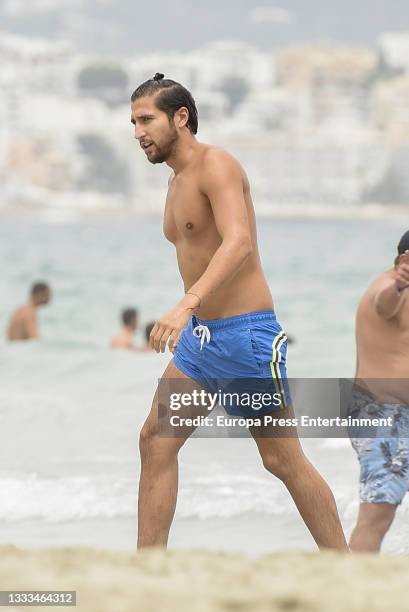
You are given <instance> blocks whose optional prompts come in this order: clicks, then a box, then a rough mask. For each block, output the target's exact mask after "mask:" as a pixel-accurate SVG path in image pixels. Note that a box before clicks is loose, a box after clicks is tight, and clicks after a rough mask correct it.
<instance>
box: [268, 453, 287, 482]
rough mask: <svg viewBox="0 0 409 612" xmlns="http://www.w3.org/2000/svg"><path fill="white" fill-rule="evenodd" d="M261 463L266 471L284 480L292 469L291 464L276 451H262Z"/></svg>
mask: <svg viewBox="0 0 409 612" xmlns="http://www.w3.org/2000/svg"><path fill="white" fill-rule="evenodd" d="M262 460H263V465H264V467H265V468H266V470H267V471H269V472H270V473H271V474H274V476H276V477H277V478H279V479H280V480H282V481H283V482H285V481H286V480H288V478H289V477H290V475H291V472H292V470H293V467H292V465H290V464H289V462H288V461H286V460H285V457H283V456H282V455H280V454H276V453H264V455H263V456H262Z"/></svg>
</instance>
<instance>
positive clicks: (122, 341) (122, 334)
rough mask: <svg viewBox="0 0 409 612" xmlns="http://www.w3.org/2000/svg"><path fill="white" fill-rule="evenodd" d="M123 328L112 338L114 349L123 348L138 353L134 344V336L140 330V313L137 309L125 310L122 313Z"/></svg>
mask: <svg viewBox="0 0 409 612" xmlns="http://www.w3.org/2000/svg"><path fill="white" fill-rule="evenodd" d="M121 319H122V328H121V329H120V331H119V332H118V333H117V334H116V335H115V336H114V337H113V338H112V340H111V347H112V348H123V349H129V350H131V351H137V350H138V348H137V347H136V346H135V344H134V335H135V332H136V330H137V329H138V311H137V310H136V309H135V308H125V309H124V310H123V311H122V313H121Z"/></svg>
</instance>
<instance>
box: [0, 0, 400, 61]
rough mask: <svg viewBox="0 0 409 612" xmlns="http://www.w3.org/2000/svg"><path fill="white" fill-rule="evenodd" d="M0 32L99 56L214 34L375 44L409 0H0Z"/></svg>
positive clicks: (257, 41)
mask: <svg viewBox="0 0 409 612" xmlns="http://www.w3.org/2000/svg"><path fill="white" fill-rule="evenodd" d="M0 29H2V30H8V31H11V32H17V33H22V34H26V35H33V36H46V37H48V38H68V39H72V40H73V41H74V42H75V43H76V45H77V46H78V48H79V49H80V50H83V51H86V52H97V53H104V54H116V53H131V54H134V53H137V52H146V51H154V50H165V49H175V50H189V49H192V48H196V47H198V46H200V45H203V44H205V43H207V42H209V41H211V40H216V39H224V38H230V39H240V40H244V41H247V42H249V43H252V44H254V45H257V46H258V47H260V48H264V49H268V48H272V47H276V46H282V45H288V44H296V43H303V42H317V41H334V42H339V43H345V44H354V45H356V44H358V45H359V44H362V45H370V46H373V45H375V44H376V40H377V38H378V36H379V34H380V32H382V31H388V30H402V29H407V30H409V2H408V0H394V1H393V2H391V1H390V0H342V2H334V1H331V0H308V1H306V0H282V1H281V2H280V1H278V2H277V3H276V4H273V3H271V2H267V1H266V0H222V1H220V0H173V1H172V2H169V0H150V1H149V2H138V1H137V0H119V1H118V0H30V2H27V1H26V0H1V1H0Z"/></svg>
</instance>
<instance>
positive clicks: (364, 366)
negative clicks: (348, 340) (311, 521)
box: [350, 231, 409, 552]
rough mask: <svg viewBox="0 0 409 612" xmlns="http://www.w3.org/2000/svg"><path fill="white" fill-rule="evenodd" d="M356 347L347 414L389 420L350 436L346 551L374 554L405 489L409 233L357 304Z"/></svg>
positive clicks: (408, 461) (408, 475) (408, 471)
mask: <svg viewBox="0 0 409 612" xmlns="http://www.w3.org/2000/svg"><path fill="white" fill-rule="evenodd" d="M356 343H357V372H356V379H355V391H354V393H353V396H352V402H351V406H350V413H352V415H353V416H354V417H356V416H358V417H360V418H363V417H370V416H372V417H373V416H374V415H375V416H376V417H377V418H385V419H389V421H388V422H389V425H388V426H386V427H383V428H382V432H381V436H382V437H371V438H368V437H365V432H364V431H363V428H362V431H361V432H359V431H357V430H355V432H354V434H353V435H357V434H358V435H359V433H362V434H363V435H362V437H353V438H351V442H352V446H353V447H354V449H355V451H356V453H357V455H358V459H359V462H360V468H361V472H360V508H359V514H358V521H357V524H356V527H355V529H354V530H353V532H352V535H351V540H350V548H351V550H353V551H359V552H377V551H379V549H380V547H381V544H382V540H383V538H384V536H385V534H386V532H387V531H388V529H389V527H390V526H391V524H392V521H393V519H394V516H395V512H396V509H397V507H398V505H399V504H400V503H401V502H402V500H403V497H404V496H405V494H406V491H407V490H408V486H409V440H408V438H409V409H408V407H409V385H408V382H407V381H408V379H409V231H407V232H406V233H405V234H404V235H403V236H402V238H401V239H400V241H399V244H398V254H397V256H396V258H395V261H394V266H393V268H390V269H389V270H386V272H383V273H382V274H381V275H380V276H379V277H378V278H377V279H376V280H375V281H374V282H373V283H372V284H371V285H370V287H369V288H368V289H367V291H366V292H365V294H364V296H363V298H362V300H361V302H360V304H359V307H358V312H357V317H356ZM358 389H359V391H358ZM367 432H368V430H366V433H367ZM375 433H376V432H375ZM378 435H379V432H378Z"/></svg>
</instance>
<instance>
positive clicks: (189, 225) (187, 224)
mask: <svg viewBox="0 0 409 612" xmlns="http://www.w3.org/2000/svg"><path fill="white" fill-rule="evenodd" d="M186 227H187V229H193V223H191V222H190V221H188V222H187V223H186Z"/></svg>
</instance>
